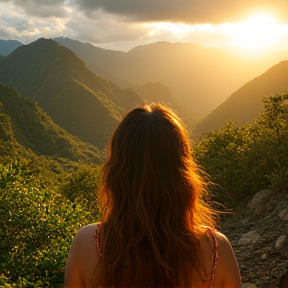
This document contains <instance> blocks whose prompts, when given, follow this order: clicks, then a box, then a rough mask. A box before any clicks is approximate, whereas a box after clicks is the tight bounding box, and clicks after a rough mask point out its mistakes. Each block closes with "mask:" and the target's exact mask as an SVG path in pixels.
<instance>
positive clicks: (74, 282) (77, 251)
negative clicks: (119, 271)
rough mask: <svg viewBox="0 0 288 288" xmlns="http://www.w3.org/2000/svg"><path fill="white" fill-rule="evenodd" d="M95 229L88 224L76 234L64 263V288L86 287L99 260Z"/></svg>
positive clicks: (95, 226) (93, 225)
mask: <svg viewBox="0 0 288 288" xmlns="http://www.w3.org/2000/svg"><path fill="white" fill-rule="evenodd" d="M96 228H97V225H96V224H89V225H86V226H83V227H82V228H80V229H79V230H78V232H77V233H76V235H75V238H74V240H73V243H72V245H71V247H70V250H69V254H68V257H67V261H66V267H65V288H66V287H67V288H74V287H79V288H80V287H85V286H87V285H86V284H87V283H88V282H89V279H90V278H91V275H92V274H93V269H94V268H95V266H96V264H97V261H98V260H99V254H98V251H97V248H96V244H95V239H94V234H95V231H96ZM85 283H86V284H85Z"/></svg>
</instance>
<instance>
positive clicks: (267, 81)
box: [194, 60, 288, 133]
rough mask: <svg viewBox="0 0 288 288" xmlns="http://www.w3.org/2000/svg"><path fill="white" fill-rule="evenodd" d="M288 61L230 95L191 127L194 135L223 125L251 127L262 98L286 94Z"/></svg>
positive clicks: (260, 108)
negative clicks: (250, 124)
mask: <svg viewBox="0 0 288 288" xmlns="http://www.w3.org/2000/svg"><path fill="white" fill-rule="evenodd" d="M287 75H288V60H286V61H281V62H279V63H278V64H276V65H274V66H272V67H271V68H269V69H268V70H267V71H266V72H264V73H263V74H261V75H259V76H258V77H255V78H254V79H252V80H250V81H249V82H247V83H246V84H245V85H243V86H242V87H240V88H239V89H238V90H237V91H236V92H234V93H233V94H232V95H231V96H230V97H229V98H228V99H227V100H226V101H225V102H223V103H222V104H221V105H220V106H219V107H217V108H216V109H215V110H213V111H212V112H211V113H210V114H209V115H207V116H206V117H204V118H203V119H202V120H200V121H199V122H198V123H196V124H195V127H194V132H195V133H205V132H209V131H216V130H218V129H220V128H222V127H224V125H225V124H226V123H227V122H232V121H236V122H237V123H238V124H239V125H244V124H246V123H251V122H252V121H253V119H254V117H255V116H257V115H258V114H259V113H260V112H261V111H262V110H263V103H262V99H263V97H265V96H270V95H273V94H281V93H283V92H284V91H285V90H288V77H287Z"/></svg>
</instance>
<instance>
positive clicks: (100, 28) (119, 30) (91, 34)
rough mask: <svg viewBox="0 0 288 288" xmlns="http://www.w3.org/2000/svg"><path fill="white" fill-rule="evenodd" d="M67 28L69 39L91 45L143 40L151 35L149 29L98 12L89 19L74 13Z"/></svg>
mask: <svg viewBox="0 0 288 288" xmlns="http://www.w3.org/2000/svg"><path fill="white" fill-rule="evenodd" d="M92 16H93V17H92ZM65 26H66V27H67V29H68V30H69V31H70V35H69V36H68V37H71V38H74V39H78V40H80V41H88V42H90V43H107V42H114V41H115V42H117V41H132V40H141V39H142V38H143V37H145V36H146V35H147V34H148V33H149V28H148V27H144V26H142V25H139V24H138V23H137V24H135V23H126V22H123V21H121V19H118V18H117V17H115V16H113V15H109V14H105V13H101V12H97V11H95V12H93V15H92V14H91V13H90V17H88V18H87V17H86V16H85V15H83V14H81V13H80V12H77V13H76V12H74V14H73V15H72V16H71V20H70V21H68V22H67V23H66V25H65Z"/></svg>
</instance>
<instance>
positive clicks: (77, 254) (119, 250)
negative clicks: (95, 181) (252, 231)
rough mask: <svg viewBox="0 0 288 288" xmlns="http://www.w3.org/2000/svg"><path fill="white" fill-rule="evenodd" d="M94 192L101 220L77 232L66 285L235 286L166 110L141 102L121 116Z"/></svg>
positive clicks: (223, 245) (200, 186) (201, 186)
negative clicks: (98, 185)
mask: <svg viewBox="0 0 288 288" xmlns="http://www.w3.org/2000/svg"><path fill="white" fill-rule="evenodd" d="M99 195H100V198H101V200H102V224H97V225H94V224H92V225H88V226H85V227H83V228H81V229H80V230H79V231H78V233H77V235H76V237H75V239H74V241H73V244H72V246H71V249H70V252H69V256H68V259H67V263H66V269H65V270H66V271H65V287H66V288H72V287H77V288H81V287H125V288H126V287H127V288H128V287H187V288H188V287H189V288H200V287H201V288H205V287H214V288H239V287H240V273H239V268H238V265H237V261H236V259H235V256H234V253H233V251H232V248H231V245H230V243H229V241H228V240H227V238H226V237H225V236H224V235H223V234H221V233H219V232H216V231H215V230H214V229H213V228H214V221H213V213H212V212H211V210H210V209H209V207H208V205H207V203H206V202H205V201H204V200H205V197H206V196H207V192H206V190H205V183H204V182H203V181H202V179H201V177H200V176H199V171H198V168H197V166H196V165H195V163H194V162H193V159H192V157H191V151H190V145H189V141H188V136H187V134H186V131H185V129H184V127H183V125H182V124H181V122H180V120H179V118H178V117H177V116H176V115H175V114H174V113H173V112H172V111H170V110H169V109H167V108H165V107H164V106H162V105H159V104H153V105H151V106H148V105H145V106H143V107H138V108H135V109H133V110H132V111H131V112H130V113H128V114H127V115H126V117H124V119H123V120H122V122H121V123H120V124H119V126H118V127H117V129H116V131H115V132H114V134H113V136H112V138H111V140H110V143H109V146H108V159H107V161H106V163H105V165H104V167H103V173H102V180H101V186H100V190H99ZM208 227H209V228H208Z"/></svg>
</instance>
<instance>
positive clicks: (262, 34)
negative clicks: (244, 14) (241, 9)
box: [222, 15, 288, 50]
mask: <svg viewBox="0 0 288 288" xmlns="http://www.w3.org/2000/svg"><path fill="white" fill-rule="evenodd" d="M222 29H223V31H225V32H227V33H228V34H230V35H231V38H232V40H233V42H232V44H234V46H237V47H240V48H244V49H247V50H249V49H250V50H255V49H258V48H263V49H265V48H268V47H270V46H273V45H275V44H277V41H278V38H279V37H280V36H281V35H282V34H285V33H288V26H287V25H283V24H278V23H277V22H276V21H275V20H274V19H273V18H272V17H270V16H268V15H256V16H255V17H253V18H250V19H248V20H246V21H243V22H240V23H237V24H230V23H229V24H226V25H225V24H223V26H222Z"/></svg>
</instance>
